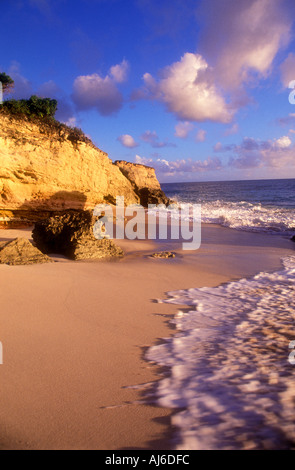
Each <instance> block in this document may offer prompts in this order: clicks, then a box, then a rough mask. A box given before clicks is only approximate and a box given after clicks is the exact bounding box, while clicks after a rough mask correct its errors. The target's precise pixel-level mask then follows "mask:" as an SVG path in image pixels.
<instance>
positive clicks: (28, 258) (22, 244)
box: [0, 238, 53, 266]
mask: <svg viewBox="0 0 295 470" xmlns="http://www.w3.org/2000/svg"><path fill="white" fill-rule="evenodd" d="M52 262H53V261H52V260H51V259H50V258H49V257H48V256H46V255H44V254H43V253H41V251H39V250H38V248H36V247H35V246H33V245H32V243H31V242H30V241H29V240H27V239H25V238H16V239H15V240H13V241H9V242H4V243H1V244H0V264H8V265H10V266H20V265H29V264H44V263H52Z"/></svg>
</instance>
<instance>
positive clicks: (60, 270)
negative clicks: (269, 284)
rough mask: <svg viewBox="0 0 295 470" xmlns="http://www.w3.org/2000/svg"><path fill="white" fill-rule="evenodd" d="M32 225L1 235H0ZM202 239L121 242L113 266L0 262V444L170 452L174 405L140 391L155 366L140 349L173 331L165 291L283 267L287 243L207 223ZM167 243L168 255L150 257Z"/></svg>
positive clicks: (156, 373)
mask: <svg viewBox="0 0 295 470" xmlns="http://www.w3.org/2000/svg"><path fill="white" fill-rule="evenodd" d="M17 236H25V237H27V238H30V237H31V232H30V231H16V230H10V231H3V230H1V231H0V241H3V240H6V239H13V238H16V237H17ZM202 238H203V241H202V247H201V249H200V250H198V251H197V252H183V251H182V250H181V246H180V245H179V243H176V242H165V243H162V242H161V243H160V242H151V241H128V240H124V241H120V242H118V244H119V245H120V246H122V248H123V249H124V250H125V252H126V257H125V259H123V260H120V261H113V262H70V261H68V260H65V259H63V258H62V257H55V260H56V263H54V264H48V265H37V266H24V267H9V266H3V265H2V266H0V286H1V288H0V289H1V313H0V341H1V342H2V344H3V359H4V364H3V365H1V366H0V380H1V392H0V394H1V400H0V418H1V427H0V448H1V449H35V450H37V449H108V450H113V449H165V450H167V449H169V448H170V447H171V442H170V437H171V432H173V429H171V426H170V415H171V410H168V409H163V408H159V407H157V406H155V405H154V404H153V402H152V400H149V398H148V397H146V396H145V392H146V390H151V389H152V386H149V387H148V386H147V387H141V386H142V385H143V384H152V383H153V382H155V381H157V380H159V377H160V372H161V371H160V370H159V369H158V368H157V367H156V366H154V365H152V364H150V363H148V362H146V361H145V359H144V354H145V350H146V348H147V347H149V346H151V345H153V344H156V343H157V342H158V341H159V340H160V339H161V338H162V337H167V336H170V335H172V334H173V329H172V328H171V325H169V319H170V318H172V317H173V315H174V314H175V313H176V312H177V307H176V306H172V305H167V304H157V303H155V302H154V300H155V299H163V298H165V293H166V292H167V291H171V290H177V289H187V288H190V287H202V286H208V287H210V286H217V285H219V284H221V283H224V282H228V281H230V280H234V279H239V278H241V277H249V276H252V275H254V274H256V273H258V272H260V271H268V270H270V271H272V270H276V269H278V268H280V266H281V261H280V260H281V258H282V257H284V256H286V255H288V254H291V253H292V254H294V244H292V242H290V241H289V240H284V239H282V238H280V237H276V236H274V237H273V236H268V235H267V236H265V235H261V234H251V233H246V232H238V231H234V230H230V229H226V228H222V227H218V226H214V225H205V226H204V228H203V230H202ZM160 250H173V251H176V252H177V254H178V256H177V257H176V258H175V259H171V260H156V259H149V258H148V257H147V256H148V255H149V254H151V253H153V252H154V251H160Z"/></svg>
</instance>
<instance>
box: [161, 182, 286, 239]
mask: <svg viewBox="0 0 295 470" xmlns="http://www.w3.org/2000/svg"><path fill="white" fill-rule="evenodd" d="M162 189H163V191H164V192H165V193H166V194H167V196H168V197H170V198H171V199H173V200H175V201H177V202H179V203H185V204H201V206H202V220H203V222H206V223H215V224H220V225H223V226H225V227H230V228H234V229H237V230H247V231H252V232H268V233H272V234H282V235H285V236H289V235H291V234H295V179H290V180H262V181H223V182H209V183H203V182H202V183H169V184H162Z"/></svg>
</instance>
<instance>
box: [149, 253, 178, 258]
mask: <svg viewBox="0 0 295 470" xmlns="http://www.w3.org/2000/svg"><path fill="white" fill-rule="evenodd" d="M175 257H176V253H173V252H171V251H161V252H160V253H154V254H152V255H151V258H158V259H168V258H175Z"/></svg>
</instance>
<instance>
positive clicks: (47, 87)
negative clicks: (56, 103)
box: [38, 80, 61, 98]
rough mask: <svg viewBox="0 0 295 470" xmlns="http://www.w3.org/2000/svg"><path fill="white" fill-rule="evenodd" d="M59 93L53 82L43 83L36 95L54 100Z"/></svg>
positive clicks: (59, 90)
mask: <svg viewBox="0 0 295 470" xmlns="http://www.w3.org/2000/svg"><path fill="white" fill-rule="evenodd" d="M60 93H61V89H60V88H59V86H58V85H57V84H56V83H55V82H54V81H53V80H49V81H48V82H45V83H43V84H42V85H41V86H40V87H39V89H38V95H40V96H41V97H43V98H55V97H57V96H58V95H59V94H60Z"/></svg>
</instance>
